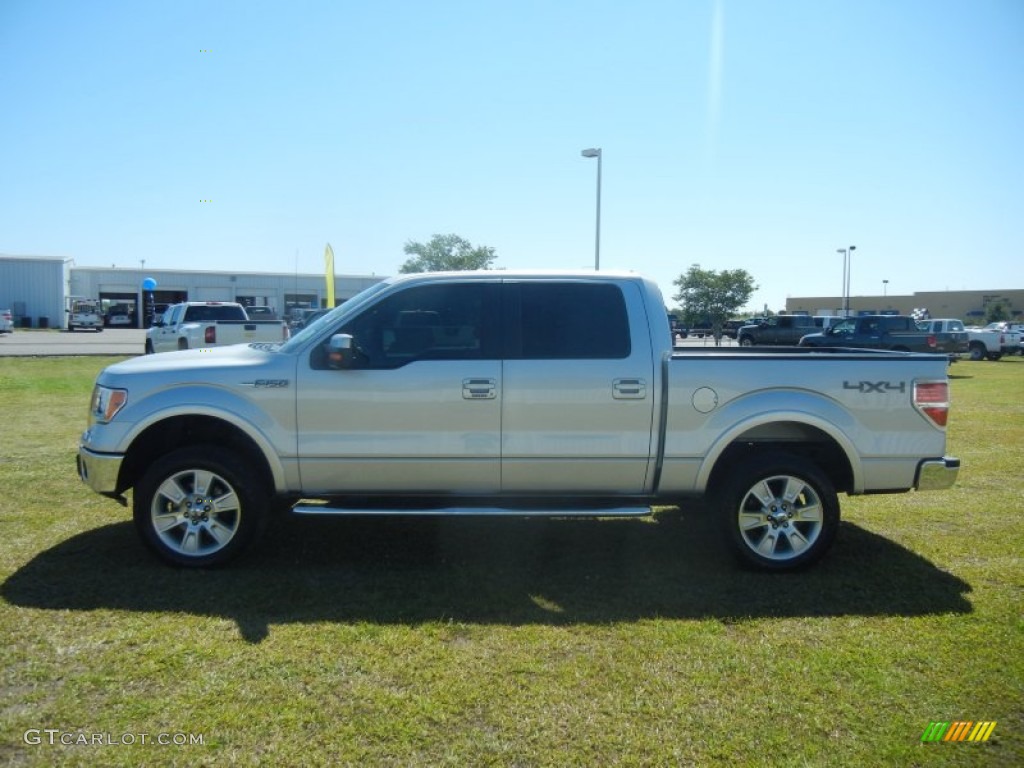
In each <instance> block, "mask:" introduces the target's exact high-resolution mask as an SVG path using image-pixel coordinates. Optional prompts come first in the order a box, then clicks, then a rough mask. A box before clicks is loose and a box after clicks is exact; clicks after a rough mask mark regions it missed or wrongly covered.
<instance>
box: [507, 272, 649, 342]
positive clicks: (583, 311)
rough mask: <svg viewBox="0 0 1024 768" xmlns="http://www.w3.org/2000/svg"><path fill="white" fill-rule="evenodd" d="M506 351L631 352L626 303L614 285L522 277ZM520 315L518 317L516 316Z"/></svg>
mask: <svg viewBox="0 0 1024 768" xmlns="http://www.w3.org/2000/svg"><path fill="white" fill-rule="evenodd" d="M513 287H514V288H517V289H518V296H519V300H518V312H515V311H513V325H514V326H515V329H514V332H513V333H512V334H510V335H511V336H512V342H511V344H510V347H511V348H510V350H509V357H512V358H516V357H519V358H522V359H531V360H582V359H591V360H600V359H621V358H624V357H629V353H630V342H629V321H628V319H627V317H626V303H625V301H624V300H623V298H622V292H621V291H620V290H619V288H618V287H617V286H614V285H605V284H597V283H555V282H550V283H549V282H537V283H530V282H524V283H520V284H518V285H515V286H513ZM516 316H518V322H516V319H515V318H516Z"/></svg>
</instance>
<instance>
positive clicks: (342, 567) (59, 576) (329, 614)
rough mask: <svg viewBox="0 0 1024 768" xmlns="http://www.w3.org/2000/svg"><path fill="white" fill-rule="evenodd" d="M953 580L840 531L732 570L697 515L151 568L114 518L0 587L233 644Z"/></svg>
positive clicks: (756, 604)
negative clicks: (233, 634) (143, 616)
mask: <svg viewBox="0 0 1024 768" xmlns="http://www.w3.org/2000/svg"><path fill="white" fill-rule="evenodd" d="M970 591H971V588H970V585H969V584H967V583H966V582H965V581H963V580H961V579H959V578H957V577H955V576H953V575H951V574H949V573H946V572H944V571H942V570H940V569H939V568H937V567H936V566H935V565H933V564H932V563H930V562H928V561H927V560H925V559H924V558H922V557H920V556H919V555H916V554H914V553H913V552H911V551H909V550H907V549H905V548H904V547H901V546H899V545H897V544H895V543H893V542H891V541H889V540H887V539H885V538H883V537H881V536H878V535H876V534H873V533H871V532H869V531H866V530H864V529H862V528H860V527H858V526H856V525H853V524H851V523H843V526H842V530H841V531H840V535H839V538H838V540H837V542H836V545H835V547H834V548H833V550H832V551H831V552H830V553H829V555H827V556H826V558H825V560H824V561H823V562H822V563H820V564H819V565H818V566H816V567H814V568H811V569H809V570H807V571H804V572H801V573H793V574H767V573H758V572H752V571H747V570H744V569H743V568H740V567H739V566H738V565H736V564H735V562H734V561H733V559H732V558H731V557H730V555H729V553H728V552H727V550H726V548H725V546H724V545H722V544H721V543H720V541H719V537H718V531H717V530H716V527H715V525H714V521H713V520H712V519H711V516H710V515H709V514H708V513H706V512H701V511H689V510H688V511H686V512H680V511H678V510H675V509H671V510H667V511H662V512H660V513H659V514H658V515H656V516H655V517H653V518H649V519H645V520H631V519H607V520H546V519H538V520H524V519H519V518H497V519H481V518H458V519H456V518H444V519H422V518H420V519H409V518H392V519H382V518H376V519H370V518H301V517H296V516H288V517H285V518H283V519H281V520H280V521H276V522H275V523H274V524H273V525H272V526H271V530H270V531H269V532H268V536H267V538H266V540H265V543H264V544H263V545H262V546H260V547H259V548H257V550H256V551H254V552H253V553H251V554H250V555H248V556H247V557H245V558H243V559H241V560H240V561H238V562H237V563H236V564H235V565H233V566H231V567H229V568H226V569H222V570H211V571H187V570H180V569H174V568H169V567H166V566H164V565H161V564H160V563H158V562H157V561H156V560H155V559H154V558H153V557H151V556H150V555H149V554H148V552H146V551H145V550H143V548H142V545H141V544H140V543H139V541H138V539H137V538H136V536H135V532H134V530H133V529H132V526H131V524H130V523H117V524H114V525H109V526H105V527H103V528H99V529H96V530H92V531H89V532H87V533H83V534H79V535H77V536H74V537H73V538H71V539H69V540H67V541H65V542H62V543H61V544H59V545H57V546H55V547H53V548H52V549H50V550H47V551H46V552H42V553H40V554H39V555H37V556H36V557H35V558H34V559H32V560H31V561H30V562H29V563H27V564H26V565H25V566H24V567H22V568H21V569H19V570H18V571H17V572H15V573H14V574H13V575H12V576H11V577H10V578H9V579H8V580H7V581H6V582H5V583H4V584H3V586H2V588H0V593H2V595H3V597H4V598H5V599H6V600H7V601H8V602H10V603H12V604H14V605H18V606H24V607H32V608H41V609H52V610H95V609H115V610H128V611H171V612H183V613H189V614H195V615H208V616H217V617H226V618H229V619H231V620H233V621H234V622H235V623H237V625H238V627H239V630H240V632H241V634H242V636H243V637H244V638H245V639H246V640H247V641H249V642H260V641H261V640H262V639H263V638H264V637H266V636H267V634H268V631H269V627H270V626H271V625H274V624H283V623H288V622H322V621H335V622H352V621H366V622H373V623H381V624H390V623H400V624H416V623H423V622H434V621H448V620H452V621H457V622H466V623H480V624H505V625H520V624H552V625H563V624H605V623H609V622H621V621H633V620H637V619H649V618H656V617H657V618H667V619H707V618H714V619H719V620H722V621H724V622H737V621H743V620H745V619H749V618H763V617H791V616H846V615H864V616H884V615H899V616H916V615H924V614H941V613H950V612H953V613H967V612H969V611H971V604H970V602H969V601H968V600H967V598H966V594H967V593H969V592H970Z"/></svg>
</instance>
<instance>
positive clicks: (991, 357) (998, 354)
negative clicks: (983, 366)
mask: <svg viewBox="0 0 1024 768" xmlns="http://www.w3.org/2000/svg"><path fill="white" fill-rule="evenodd" d="M1002 357H1003V353H1002V352H989V353H988V359H989V360H992V361H996V360H1001V359H1002Z"/></svg>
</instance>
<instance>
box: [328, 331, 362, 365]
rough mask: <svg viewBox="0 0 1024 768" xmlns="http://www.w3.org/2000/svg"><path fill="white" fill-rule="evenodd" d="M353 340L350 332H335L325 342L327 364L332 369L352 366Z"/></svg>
mask: <svg viewBox="0 0 1024 768" xmlns="http://www.w3.org/2000/svg"><path fill="white" fill-rule="evenodd" d="M354 350H355V340H354V339H353V338H352V334H350V333H336V334H334V335H333V336H331V340H330V341H329V342H327V365H328V367H329V368H333V369H334V370H343V369H345V368H351V367H352V361H353V359H354V357H355V355H354Z"/></svg>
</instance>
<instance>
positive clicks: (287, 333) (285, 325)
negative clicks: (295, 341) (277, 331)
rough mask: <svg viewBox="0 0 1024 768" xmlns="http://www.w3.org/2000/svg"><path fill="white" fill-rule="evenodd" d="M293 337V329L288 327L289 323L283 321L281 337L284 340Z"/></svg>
mask: <svg viewBox="0 0 1024 768" xmlns="http://www.w3.org/2000/svg"><path fill="white" fill-rule="evenodd" d="M291 337H292V332H291V329H289V328H288V323H283V324H282V325H281V338H282V339H283V340H284V341H288V339H290V338H291Z"/></svg>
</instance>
